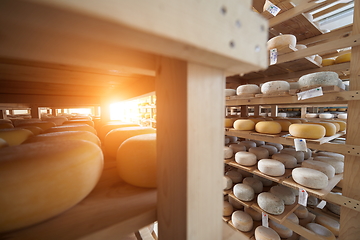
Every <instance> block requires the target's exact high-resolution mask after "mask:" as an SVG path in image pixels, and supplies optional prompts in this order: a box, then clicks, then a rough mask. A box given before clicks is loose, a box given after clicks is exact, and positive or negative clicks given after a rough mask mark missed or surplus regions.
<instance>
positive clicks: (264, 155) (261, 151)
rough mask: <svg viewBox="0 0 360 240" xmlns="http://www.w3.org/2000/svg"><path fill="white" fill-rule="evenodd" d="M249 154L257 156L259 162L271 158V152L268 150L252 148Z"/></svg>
mask: <svg viewBox="0 0 360 240" xmlns="http://www.w3.org/2000/svg"><path fill="white" fill-rule="evenodd" d="M249 152H250V153H253V154H255V155H256V159H257V160H260V159H263V158H269V151H268V150H267V149H266V148H262V147H252V148H249Z"/></svg>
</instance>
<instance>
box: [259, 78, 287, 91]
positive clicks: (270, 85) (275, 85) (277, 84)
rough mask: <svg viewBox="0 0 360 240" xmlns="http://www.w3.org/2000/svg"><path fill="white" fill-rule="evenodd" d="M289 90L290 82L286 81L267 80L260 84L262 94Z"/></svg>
mask: <svg viewBox="0 0 360 240" xmlns="http://www.w3.org/2000/svg"><path fill="white" fill-rule="evenodd" d="M289 90H290V84H289V83H288V82H287V81H269V82H266V83H264V84H263V85H261V92H262V93H263V94H272V93H278V92H284V91H289Z"/></svg>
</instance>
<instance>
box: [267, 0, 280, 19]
mask: <svg viewBox="0 0 360 240" xmlns="http://www.w3.org/2000/svg"><path fill="white" fill-rule="evenodd" d="M266 11H268V12H269V13H271V15H273V16H276V15H278V13H279V12H280V11H281V8H279V7H278V6H275V5H274V4H273V3H270V5H269V7H268V8H267V9H266Z"/></svg>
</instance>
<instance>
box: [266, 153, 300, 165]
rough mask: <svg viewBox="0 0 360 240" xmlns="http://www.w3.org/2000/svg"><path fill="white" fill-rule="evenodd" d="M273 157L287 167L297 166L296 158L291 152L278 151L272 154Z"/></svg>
mask: <svg viewBox="0 0 360 240" xmlns="http://www.w3.org/2000/svg"><path fill="white" fill-rule="evenodd" d="M271 158H272V159H275V160H278V161H280V162H282V163H283V164H284V166H285V168H294V167H296V166H297V160H296V158H295V157H294V156H292V155H290V154H286V153H276V154H274V155H272V156H271Z"/></svg>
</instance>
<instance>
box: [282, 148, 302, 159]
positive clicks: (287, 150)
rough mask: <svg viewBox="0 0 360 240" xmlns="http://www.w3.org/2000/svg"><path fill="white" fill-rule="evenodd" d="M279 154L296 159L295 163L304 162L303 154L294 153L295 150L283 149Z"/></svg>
mask: <svg viewBox="0 0 360 240" xmlns="http://www.w3.org/2000/svg"><path fill="white" fill-rule="evenodd" d="M280 153H285V154H289V155H291V156H293V157H295V158H296V161H297V163H302V162H303V161H304V158H305V157H304V152H302V151H296V149H295V148H284V149H283V150H281V151H280Z"/></svg>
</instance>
